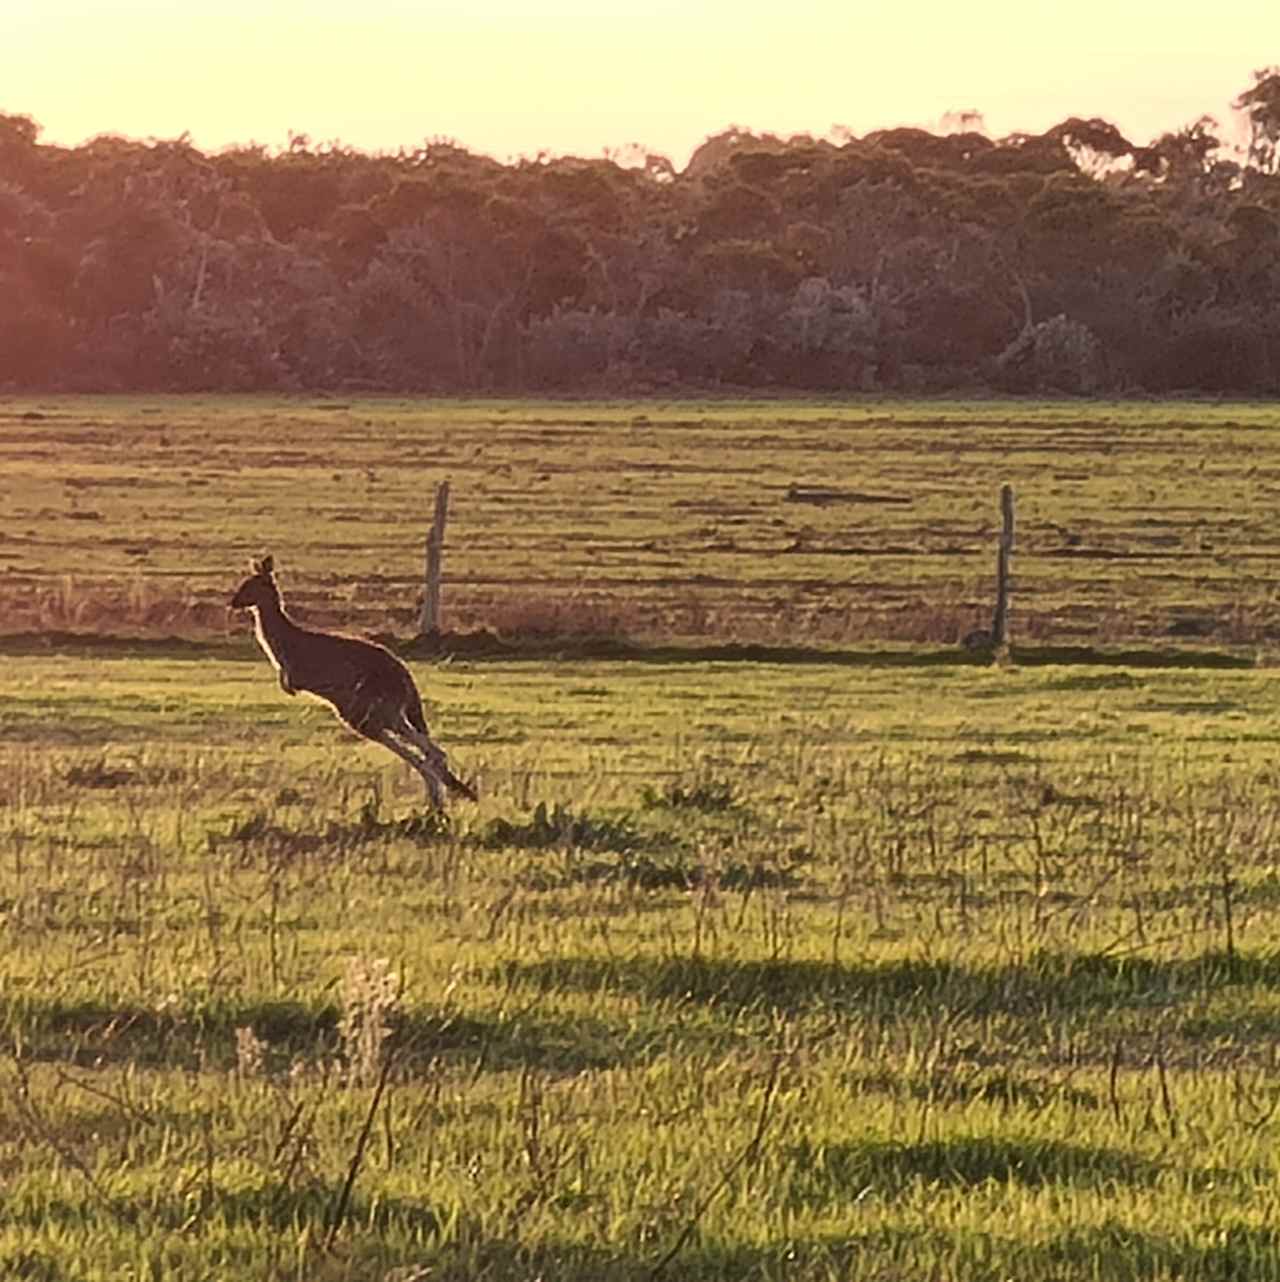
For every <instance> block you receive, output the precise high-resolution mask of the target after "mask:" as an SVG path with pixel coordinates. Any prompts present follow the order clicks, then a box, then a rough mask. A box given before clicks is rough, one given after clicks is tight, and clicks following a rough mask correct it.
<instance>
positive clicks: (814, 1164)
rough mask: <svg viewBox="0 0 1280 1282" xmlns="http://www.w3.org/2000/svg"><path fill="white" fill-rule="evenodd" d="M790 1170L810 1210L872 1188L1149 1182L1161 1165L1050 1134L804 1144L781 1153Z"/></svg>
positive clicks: (887, 1193)
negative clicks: (1015, 1137)
mask: <svg viewBox="0 0 1280 1282" xmlns="http://www.w3.org/2000/svg"><path fill="white" fill-rule="evenodd" d="M786 1157H787V1160H788V1165H790V1166H792V1167H793V1169H794V1170H795V1171H796V1172H797V1176H796V1179H795V1181H794V1182H793V1185H792V1188H791V1195H792V1197H794V1198H795V1199H796V1200H797V1201H798V1202H799V1203H800V1204H802V1205H804V1206H806V1207H809V1208H814V1209H817V1208H825V1207H829V1206H835V1205H839V1204H841V1203H847V1202H849V1201H851V1200H853V1199H855V1198H857V1197H858V1196H859V1195H863V1194H865V1193H867V1192H872V1191H873V1192H875V1193H876V1194H877V1195H878V1196H881V1197H894V1196H897V1195H898V1194H899V1193H900V1192H901V1191H902V1190H904V1189H905V1188H907V1187H908V1186H909V1185H911V1184H925V1185H978V1184H985V1183H988V1182H994V1183H997V1184H1018V1185H1022V1186H1023V1187H1025V1188H1039V1187H1044V1186H1047V1185H1056V1186H1059V1187H1061V1186H1064V1185H1072V1186H1076V1187H1082V1186H1087V1187H1093V1188H1097V1187H1100V1186H1104V1185H1113V1184H1130V1185H1151V1184H1154V1183H1155V1181H1156V1180H1157V1179H1158V1178H1159V1175H1160V1172H1161V1168H1160V1166H1159V1165H1158V1164H1157V1163H1155V1162H1149V1161H1146V1160H1144V1159H1142V1158H1139V1157H1135V1156H1134V1155H1132V1154H1131V1153H1126V1152H1125V1151H1123V1150H1122V1149H1115V1148H1103V1147H1100V1146H1098V1145H1091V1144H1069V1143H1065V1142H1064V1141H1061V1140H1051V1139H1005V1138H1002V1137H997V1136H991V1135H972V1136H961V1137H959V1138H955V1139H947V1140H928V1141H923V1142H920V1143H915V1144H912V1143H895V1142H892V1141H878V1140H867V1141H862V1140H854V1141H850V1142H849V1143H841V1144H832V1145H826V1146H819V1145H813V1144H810V1143H808V1142H804V1143H801V1144H799V1145H796V1146H794V1147H793V1148H792V1149H791V1150H789V1151H788V1153H787V1154H786Z"/></svg>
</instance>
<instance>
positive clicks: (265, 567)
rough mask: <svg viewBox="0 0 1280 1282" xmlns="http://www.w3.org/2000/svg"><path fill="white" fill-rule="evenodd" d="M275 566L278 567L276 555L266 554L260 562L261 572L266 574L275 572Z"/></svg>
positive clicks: (259, 568) (259, 569)
mask: <svg viewBox="0 0 1280 1282" xmlns="http://www.w3.org/2000/svg"><path fill="white" fill-rule="evenodd" d="M275 568H276V562H275V557H273V556H264V557H263V558H262V560H261V561H259V562H258V573H259V574H264V575H270V574H274V573H275Z"/></svg>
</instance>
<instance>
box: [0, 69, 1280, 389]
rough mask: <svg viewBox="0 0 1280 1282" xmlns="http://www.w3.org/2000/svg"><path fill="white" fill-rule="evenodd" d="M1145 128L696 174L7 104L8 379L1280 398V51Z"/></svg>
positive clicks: (752, 149) (775, 146)
mask: <svg viewBox="0 0 1280 1282" xmlns="http://www.w3.org/2000/svg"><path fill="white" fill-rule="evenodd" d="M1253 81H1254V83H1253V84H1252V86H1251V87H1249V88H1248V89H1246V90H1245V91H1244V92H1242V93H1241V94H1240V96H1239V97H1238V98H1237V100H1236V102H1235V104H1234V105H1235V107H1236V108H1237V110H1239V111H1240V112H1241V113H1243V116H1244V119H1245V120H1246V122H1247V125H1248V130H1249V139H1248V143H1247V146H1246V147H1245V148H1243V149H1241V150H1239V151H1235V152H1233V151H1231V150H1230V149H1229V148H1227V147H1226V146H1225V145H1224V144H1223V142H1222V140H1221V138H1220V137H1219V134H1218V131H1217V126H1216V124H1215V122H1214V121H1213V120H1211V119H1210V118H1208V117H1204V118H1202V119H1201V120H1198V121H1196V122H1195V123H1193V124H1191V125H1189V126H1187V127H1185V128H1182V129H1179V130H1176V131H1174V132H1171V133H1166V134H1164V135H1162V136H1161V137H1159V138H1157V139H1156V140H1155V141H1154V142H1151V143H1150V144H1148V145H1145V146H1142V145H1137V144H1135V143H1133V142H1131V141H1130V140H1129V139H1127V138H1125V137H1124V136H1123V135H1122V133H1121V132H1120V131H1119V130H1118V129H1117V128H1116V127H1115V126H1114V125H1112V124H1110V123H1108V122H1107V121H1104V120H1098V119H1080V118H1071V119H1068V120H1065V121H1063V122H1062V123H1061V124H1058V125H1056V126H1055V127H1054V128H1052V129H1049V130H1047V131H1046V132H1044V133H1042V134H1016V135H1012V136H1009V137H1004V138H999V139H992V138H990V137H988V136H986V134H985V133H984V132H982V131H981V130H980V129H978V128H976V127H975V126H976V125H977V124H979V123H980V122H979V121H976V120H974V119H972V118H969V117H961V118H959V119H958V120H957V121H955V122H953V123H954V124H955V125H956V127H955V128H954V129H952V130H950V131H948V132H940V133H932V132H928V131H924V130H920V129H906V128H901V129H887V130H880V131H877V132H875V133H871V134H868V135H866V136H864V137H861V138H858V137H853V136H844V137H839V138H834V139H825V140H816V139H813V138H811V137H807V136H805V137H793V138H788V139H781V138H777V137H773V136H771V135H760V134H754V133H751V132H747V131H744V130H738V129H730V130H727V131H725V132H723V133H720V134H718V135H716V136H714V137H712V138H709V139H708V140H707V141H706V142H705V143H704V144H703V145H702V146H701V147H700V148H699V149H698V150H697V151H696V152H695V153H694V155H693V156H692V158H691V159H690V161H689V163H688V165H687V166H686V167H685V168H684V169H683V170H679V171H678V170H676V168H675V167H674V166H673V165H672V164H671V163H670V161H669V160H667V159H666V158H665V157H662V156H656V155H646V154H643V153H641V152H638V151H634V152H628V153H626V154H622V155H614V156H611V157H607V158H601V159H579V158H551V157H538V158H534V159H526V160H521V161H519V162H516V163H510V164H502V163H499V162H498V161H496V160H494V159H491V158H489V157H487V156H484V155H479V154H474V153H472V152H469V151H467V150H465V149H464V148H462V147H459V146H457V145H454V144H452V143H449V142H445V141H435V142H430V143H427V144H425V145H424V146H422V147H420V148H418V149H416V150H413V151H404V150H402V151H400V152H399V153H397V154H394V155H391V154H367V153H363V152H360V151H357V150H353V149H350V148H347V147H344V146H342V145H341V144H329V145H323V146H319V145H313V143H312V142H311V140H310V139H308V138H307V137H305V136H302V135H298V136H294V137H292V138H291V139H290V142H289V145H288V146H287V147H285V148H281V149H275V150H270V149H267V148H264V147H261V146H242V147H234V148H229V149H227V150H223V151H220V152H218V153H216V154H204V153H202V152H201V151H200V150H198V149H197V148H196V147H194V146H193V145H192V144H191V143H190V141H189V140H188V139H186V138H179V139H176V140H164V141H155V140H150V141H135V140H128V139H123V138H119V137H112V136H104V137H99V138H95V139H93V140H92V141H90V142H87V143H85V144H83V145H82V146H78V147H71V148H68V147H62V146H55V145H47V144H42V143H41V142H40V139H39V132H40V131H39V127H38V125H37V124H36V123H35V122H34V121H33V120H31V119H30V118H29V117H27V116H22V115H0V386H5V387H9V388H12V389H71V390H130V389H139V390H142V389H146V390H160V389H174V390H210V389H212V390H268V389H302V388H311V389H322V388H328V389H346V390H370V391H375V390H388V391H391V390H394V391H419V392H433V393H434V392H439V393H489V392H512V393H517V392H528V393H533V392H553V391H554V392H562V391H563V392H593V393H622V392H643V391H650V390H660V389H663V388H681V387H684V388H707V387H713V386H729V387H741V388H759V389H766V388H769V389H796V390H813V391H821V390H832V391H837V390H887V391H894V390H897V391H911V392H928V391H946V390H972V389H977V388H992V389H1003V390H1010V391H1058V392H1068V393H1091V392H1103V391H1117V392H1124V391H1141V390H1145V391H1150V392H1170V391H1177V390H1184V389H1185V390H1193V391H1201V392H1230V393H1241V394H1250V393H1253V394H1265V393H1273V392H1277V391H1280V68H1274V67H1273V68H1269V69H1267V70H1264V71H1260V72H1256V73H1254V76H1253Z"/></svg>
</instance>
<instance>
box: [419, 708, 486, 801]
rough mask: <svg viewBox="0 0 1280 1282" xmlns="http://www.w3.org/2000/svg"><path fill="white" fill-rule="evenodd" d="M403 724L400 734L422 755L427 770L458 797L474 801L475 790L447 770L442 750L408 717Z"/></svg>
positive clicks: (446, 761) (447, 763) (447, 764)
mask: <svg viewBox="0 0 1280 1282" xmlns="http://www.w3.org/2000/svg"><path fill="white" fill-rule="evenodd" d="M403 722H404V724H403V727H402V729H401V731H400V733H401V734H402V735H403V736H404V738H406V739H408V740H409V742H410V743H412V744H413V746H414V747H415V748H417V750H418V751H419V752H420V753H422V756H423V759H424V761H425V762H426V763H427V768H428V769H429V770H430V771H431V772H432V773H433V774H434V775H435V776H436V778H437V779H438V780H439V781H440V782H441V783H443V784H444V785H445V786H446V787H447V788H449V789H450V790H451V791H452V792H456V793H457V794H458V795H459V796H460V797H466V799H467V800H468V801H476V800H477V799H478V798H477V797H476V790H475V789H474V788H473V787H472V786H471V785H470V784H469V783H464V782H463V781H462V780H461V779H459V778H458V776H457V775H455V774H454V773H453V771H452V770H451V769H450V768H449V759H448V757H446V756H445V753H444V749H443V748H441V747H440V745H439V744H438V743H436V742H435V740H434V739H432V738H431V736H430V735H429V734H427V733H426V731H425V730H424V729H419V727H418V726H416V725H415V724H414V723H413V721H412V720H411V719H410V718H409V717H408V716H405V717H404V719H403Z"/></svg>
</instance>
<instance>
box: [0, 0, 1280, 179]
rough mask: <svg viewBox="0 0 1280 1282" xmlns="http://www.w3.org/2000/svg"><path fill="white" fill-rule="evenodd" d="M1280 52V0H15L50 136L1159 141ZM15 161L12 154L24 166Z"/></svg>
mask: <svg viewBox="0 0 1280 1282" xmlns="http://www.w3.org/2000/svg"><path fill="white" fill-rule="evenodd" d="M1277 62H1280V0H1235V2H1234V3H1230V4H1225V5H1222V6H1219V7H1217V8H1214V7H1213V6H1207V5H1205V4H1204V3H1203V2H1202V0H1197V3H1194V4H1193V3H1190V2H1189V0H975V2H973V3H969V4H963V3H942V2H941V0H842V2H836V0H770V2H769V3H764V2H762V0H644V2H642V0H455V2H454V3H441V2H440V0H417V2H416V3H415V2H414V0H346V2H345V3H337V2H336V0H256V2H253V0H218V2H217V3H207V2H205V0H186V2H185V3H183V2H182V0H115V2H113V0H0V111H6V112H17V113H21V114H25V115H29V116H32V117H33V118H34V119H35V120H36V121H37V122H38V123H39V124H40V125H41V126H42V127H43V133H42V138H43V139H44V140H45V141H48V142H61V143H78V142H81V141H83V140H84V139H86V138H89V137H92V136H93V135H95V134H99V133H116V134H124V135H126V136H130V137H138V138H172V137H176V136H177V135H179V134H181V133H184V132H186V133H189V134H190V135H191V137H192V139H193V141H194V142H195V143H196V144H197V145H198V146H200V147H202V148H204V149H206V150H216V149H219V148H221V147H224V146H227V145H230V144H234V143H247V142H259V143H263V144H266V145H268V146H272V147H275V146H280V145H283V144H284V143H286V142H287V140H288V137H289V134H290V131H293V132H296V133H306V134H308V135H310V137H311V138H312V139H313V140H314V141H315V142H328V141H333V140H339V141H342V142H344V143H346V144H348V145H350V146H354V147H358V148H361V149H363V150H368V151H373V150H387V151H394V150H396V149H397V148H399V147H406V148H409V149H412V148H413V147H416V146H418V145H419V144H420V143H422V142H423V141H424V140H425V139H430V138H438V137H447V138H451V139H453V140H455V141H457V142H459V143H461V144H462V145H463V146H466V147H468V148H470V149H472V150H474V151H483V152H488V153H490V154H492V155H495V156H497V157H499V158H500V159H504V160H505V159H509V158H512V157H516V156H521V155H533V154H535V153H537V152H538V151H540V150H546V151H550V152H553V153H557V154H567V153H572V154H579V155H591V156H598V155H600V154H601V153H602V151H603V150H604V149H605V148H607V147H622V146H625V145H626V144H630V143H638V144H641V145H642V146H644V147H646V148H648V149H649V150H652V151H659V152H663V153H664V154H666V155H668V156H670V157H671V159H672V160H674V161H675V162H676V163H677V165H682V164H683V163H684V162H685V160H686V159H687V158H688V155H689V153H690V151H692V149H693V148H694V147H696V146H697V145H698V144H699V143H700V142H701V141H702V140H703V139H704V138H706V137H707V136H708V135H709V134H713V133H716V132H719V131H720V130H721V129H724V128H726V127H727V126H729V125H731V124H733V125H740V126H743V127H745V128H749V129H752V130H755V131H758V132H765V131H767V132H773V133H781V134H790V133H793V132H809V133H814V134H818V135H824V134H826V133H827V132H828V131H829V130H830V129H831V127H832V126H834V125H843V126H847V127H848V128H850V129H852V130H853V131H854V132H855V133H858V134H862V133H866V132H867V131H868V130H871V129H875V128H880V127H883V126H889V125H896V124H914V125H922V126H924V127H936V126H937V124H938V122H939V121H940V119H941V117H942V116H943V115H944V114H945V113H947V112H951V111H957V110H965V109H974V110H977V111H980V112H982V113H983V115H984V116H985V118H986V122H987V125H988V129H989V131H990V132H992V133H993V134H997V135H998V134H1003V133H1008V132H1012V131H1014V130H1026V131H1036V130H1041V129H1045V128H1047V127H1048V126H1050V125H1052V124H1054V123H1056V122H1057V121H1059V120H1061V119H1063V118H1064V117H1066V116H1069V115H1083V116H1091V115H1098V116H1103V117H1105V118H1106V119H1108V120H1110V121H1112V122H1113V123H1115V124H1117V125H1118V126H1119V127H1120V128H1121V129H1122V130H1124V131H1125V132H1126V133H1127V134H1129V135H1130V136H1131V137H1132V138H1133V139H1134V141H1136V142H1146V141H1149V140H1150V139H1151V138H1152V137H1154V136H1155V135H1157V134H1159V133H1162V132H1164V131H1165V130H1168V129H1176V128H1179V127H1181V126H1182V125H1185V124H1188V123H1190V122H1191V121H1192V120H1194V119H1196V118H1197V117H1199V116H1201V115H1203V114H1205V113H1208V114H1211V115H1214V116H1216V117H1217V118H1218V119H1219V121H1220V122H1222V124H1223V125H1224V128H1225V127H1228V126H1229V124H1230V111H1229V103H1230V100H1231V99H1232V98H1233V97H1235V96H1236V95H1237V94H1238V93H1240V92H1241V91H1242V90H1244V89H1246V88H1248V87H1249V85H1250V84H1252V76H1251V73H1252V71H1254V70H1255V69H1257V68H1261V67H1263V66H1266V65H1269V64H1274V63H1277ZM0 177H3V175H0Z"/></svg>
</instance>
